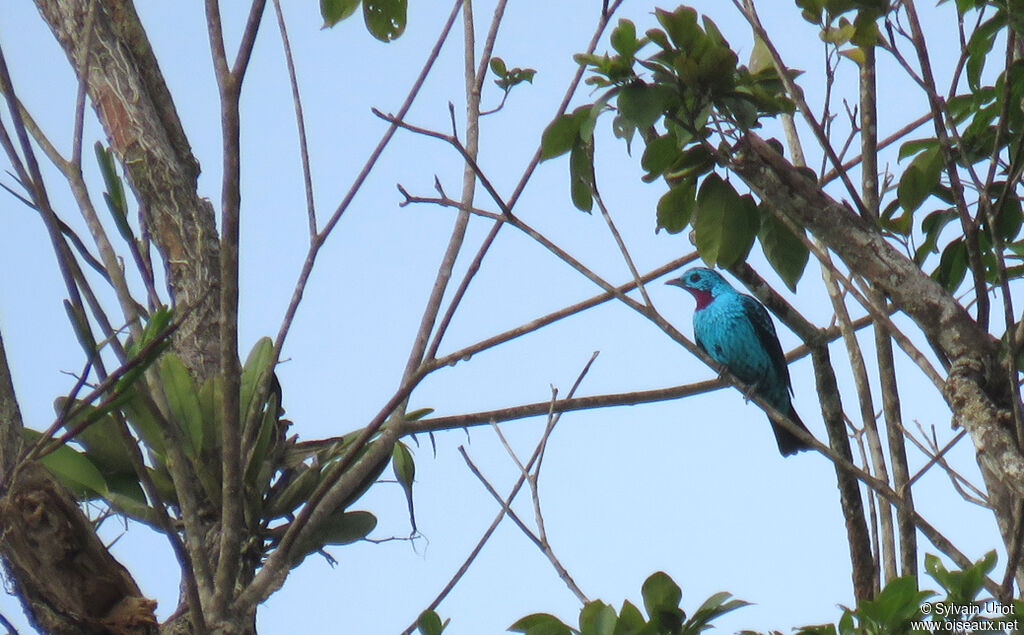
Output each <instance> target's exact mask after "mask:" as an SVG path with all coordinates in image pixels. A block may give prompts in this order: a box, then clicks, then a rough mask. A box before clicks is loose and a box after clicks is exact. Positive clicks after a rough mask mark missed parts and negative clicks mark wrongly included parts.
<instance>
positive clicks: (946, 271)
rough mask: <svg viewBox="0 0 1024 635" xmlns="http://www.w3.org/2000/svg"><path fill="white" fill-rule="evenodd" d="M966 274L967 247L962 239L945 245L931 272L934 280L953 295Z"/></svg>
mask: <svg viewBox="0 0 1024 635" xmlns="http://www.w3.org/2000/svg"><path fill="white" fill-rule="evenodd" d="M966 274H967V246H966V245H965V244H964V240H963V238H958V239H957V240H954V241H953V242H951V243H949V244H948V245H946V248H945V249H943V250H942V257H941V258H940V259H939V266H938V268H936V269H935V271H934V272H932V278H934V279H935V280H936V281H937V282H938V283H939V284H941V285H942V286H943V287H945V289H946V290H947V291H949V292H950V293H953V292H954V291H956V290H957V289H958V288H959V287H960V283H961V282H963V281H964V276H965V275H966Z"/></svg>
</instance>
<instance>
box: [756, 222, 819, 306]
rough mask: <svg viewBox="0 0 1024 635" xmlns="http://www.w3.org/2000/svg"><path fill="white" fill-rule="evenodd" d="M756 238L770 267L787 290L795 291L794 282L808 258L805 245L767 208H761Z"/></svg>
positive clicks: (805, 265) (797, 279)
mask: <svg viewBox="0 0 1024 635" xmlns="http://www.w3.org/2000/svg"><path fill="white" fill-rule="evenodd" d="M762 207H764V205H763V204H762ZM758 238H759V239H760V241H761V250H762V251H764V255H765V258H767V259H768V263H769V264H770V265H771V266H772V269H775V272H776V273H778V274H779V277H780V278H782V281H783V282H785V283H786V286H787V287H789V290H790V291H793V292H794V293H795V292H796V283H797V282H798V281H799V280H800V277H801V276H802V275H803V273H804V268H805V267H807V261H808V259H809V258H810V251H809V250H808V249H807V245H806V244H804V242H803V241H802V240H800V237H799V236H797V235H796V234H794V233H793V231H792V230H791V229H790V228H789V227H788V226H787V225H786V224H785V223H783V222H782V221H781V220H779V219H778V218H777V217H776V216H775V214H774V213H773V212H772V211H771V210H770V209H767V208H764V209H763V210H762V214H761V231H760V232H758Z"/></svg>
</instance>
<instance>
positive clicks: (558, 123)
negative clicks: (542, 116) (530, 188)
mask: <svg viewBox="0 0 1024 635" xmlns="http://www.w3.org/2000/svg"><path fill="white" fill-rule="evenodd" d="M578 112H579V111H577V112H575V113H573V114H567V115H559V116H558V117H556V118H555V120H554V121H552V122H551V123H550V124H548V127H547V128H545V129H544V134H543V135H542V136H541V140H540V160H541V161H546V160H547V159H552V158H554V157H557V156H561V155H563V154H565V153H566V152H568V151H569V150H572V147H573V144H574V143H575V142H576V139H577V138H578V137H579V134H580V123H581V122H582V118H581V117H580V116H579V115H578V114H577V113H578Z"/></svg>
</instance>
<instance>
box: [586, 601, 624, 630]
mask: <svg viewBox="0 0 1024 635" xmlns="http://www.w3.org/2000/svg"><path fill="white" fill-rule="evenodd" d="M618 621H619V618H618V616H617V615H616V614H615V609H613V608H612V607H610V606H608V605H607V604H605V603H604V602H602V601H601V600H594V601H593V602H588V603H587V605H586V606H584V607H583V610H582V611H580V622H579V623H580V632H581V633H584V635H615V625H616V623H617V622H618Z"/></svg>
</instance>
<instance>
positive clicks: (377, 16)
mask: <svg viewBox="0 0 1024 635" xmlns="http://www.w3.org/2000/svg"><path fill="white" fill-rule="evenodd" d="M408 4H409V1H408V0H363V19H364V20H365V21H366V28H367V29H368V30H369V31H370V34H371V35H373V37H375V38H377V39H378V40H380V41H381V42H390V41H392V40H394V39H396V38H397V37H398V36H400V35H402V33H403V32H404V31H405V19H406V10H407V8H408Z"/></svg>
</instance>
